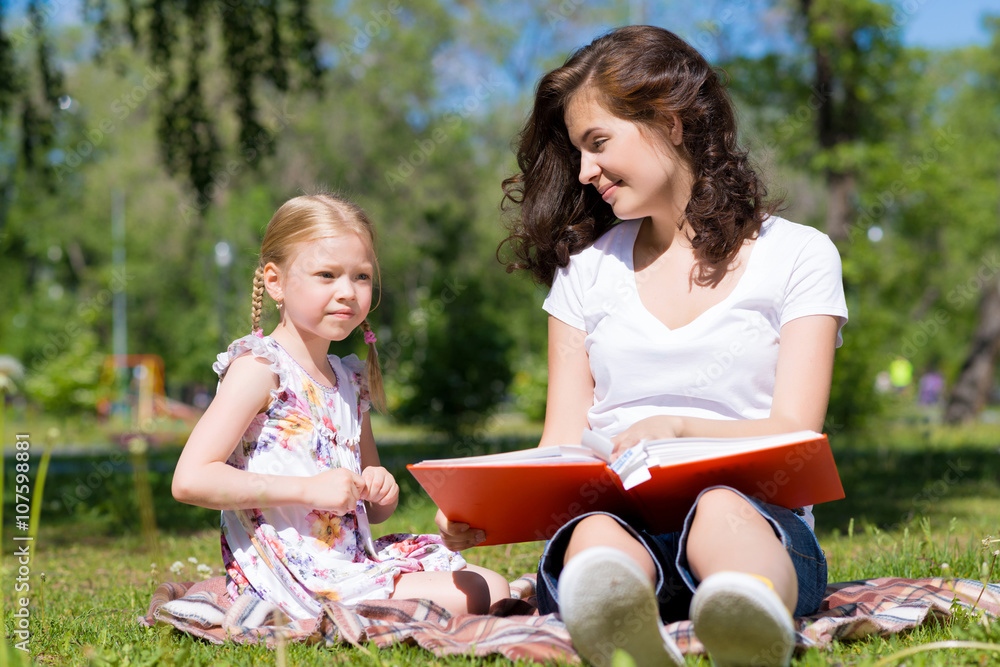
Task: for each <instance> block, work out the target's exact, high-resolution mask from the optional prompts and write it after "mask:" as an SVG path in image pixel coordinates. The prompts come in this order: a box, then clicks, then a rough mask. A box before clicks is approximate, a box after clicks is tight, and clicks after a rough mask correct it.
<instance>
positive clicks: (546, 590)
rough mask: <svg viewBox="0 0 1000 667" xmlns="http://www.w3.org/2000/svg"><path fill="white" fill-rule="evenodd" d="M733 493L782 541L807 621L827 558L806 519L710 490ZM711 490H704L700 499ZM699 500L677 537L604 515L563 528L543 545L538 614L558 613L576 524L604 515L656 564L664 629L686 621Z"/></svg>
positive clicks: (798, 611) (822, 586)
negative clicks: (561, 582)
mask: <svg viewBox="0 0 1000 667" xmlns="http://www.w3.org/2000/svg"><path fill="white" fill-rule="evenodd" d="M719 488H722V489H729V490H730V491H732V492H733V493H736V494H737V495H739V496H741V497H742V498H744V499H745V500H747V501H748V502H749V503H751V504H752V505H753V506H754V508H755V509H756V510H757V511H758V512H759V513H760V515H761V516H762V517H764V518H765V519H766V520H767V522H768V523H770V524H771V527H772V528H773V529H774V533H775V535H777V536H778V537H779V538H780V539H781V543H782V545H784V547H785V549H786V550H787V551H788V555H789V556H791V558H792V564H793V565H794V566H795V573H796V575H797V578H798V583H799V599H798V603H797V604H796V606H795V616H807V615H809V614H813V613H815V612H816V611H817V610H818V609H819V605H820V603H821V602H822V601H823V596H824V595H825V593H826V557H825V556H824V555H823V550H822V549H821V548H820V546H819V542H817V541H816V536H815V535H814V534H813V531H812V529H811V528H809V525H808V524H807V523H806V522H805V519H804V518H803V517H802V516H801V515H799V514H798V513H796V512H795V511H793V510H790V509H786V508H784V507H779V506H777V505H771V504H770V503H765V502H763V501H760V500H757V499H756V498H753V497H750V496H747V495H744V494H742V493H740V492H739V491H736V490H735V489H731V488H729V487H726V486H716V487H711V489H719ZM711 489H705V490H704V491H702V492H701V493H702V494H704V493H705V491H709V490H711ZM700 499H701V494H699V496H698V499H697V500H695V502H694V505H692V507H691V509H690V511H689V512H688V515H687V518H685V519H684V526H683V528H682V529H681V530H680V531H679V532H675V533H663V534H658V535H653V534H650V533H649V532H647V531H644V530H637V529H636V528H634V527H632V526H630V525H629V524H628V523H626V522H625V521H623V520H622V519H620V518H619V517H617V516H615V515H613V514H608V513H606V512H590V513H588V514H583V515H581V516H578V517H576V518H575V519H572V520H571V521H569V522H568V523H566V524H565V525H564V526H563V527H562V528H560V529H559V530H558V531H557V532H556V534H555V535H553V536H552V539H551V540H549V541H548V543H546V545H545V551H544V552H543V553H542V558H541V560H540V561H539V562H538V582H537V588H538V591H537V593H538V612H539V613H540V614H549V613H553V612H558V611H559V597H558V589H557V582H558V581H559V574H560V573H561V572H562V568H563V559H564V556H565V553H566V547H567V545H568V544H569V538H570V534H571V533H572V532H573V529H574V528H575V527H576V525H577V523H579V522H580V521H581V520H583V519H584V518H586V517H588V516H593V515H595V514H604V515H606V516H610V517H611V518H613V519H614V520H615V521H617V522H618V523H619V524H620V525H621V526H622V527H623V528H625V530H627V531H628V532H629V533H631V534H632V535H633V536H634V537H635V538H636V539H637V540H639V542H641V543H642V544H643V545H644V546H645V547H646V550H647V551H648V552H649V555H650V556H651V557H652V559H653V562H654V563H655V564H656V574H657V581H656V598H657V601H658V602H659V605H660V617H661V618H662V619H663V621H664V622H666V623H671V622H673V621H679V620H683V619H686V618H687V617H688V607H689V606H690V604H691V596H692V595H693V594H694V590H695V588H696V587H697V585H698V581H697V580H696V579H695V577H694V575H693V574H692V573H691V570H690V568H689V567H688V562H687V548H686V547H687V539H688V532H689V531H690V529H691V521H692V519H693V518H694V511H695V508H696V507H697V506H698V500H700Z"/></svg>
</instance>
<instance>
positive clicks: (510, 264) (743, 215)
mask: <svg viewBox="0 0 1000 667" xmlns="http://www.w3.org/2000/svg"><path fill="white" fill-rule="evenodd" d="M584 86H592V90H593V91H594V92H596V93H597V99H598V100H599V101H600V103H601V104H602V106H604V107H605V108H606V109H607V111H608V112H610V113H611V114H613V115H614V116H616V117H618V118H622V119H624V120H628V121H631V122H633V123H637V124H639V125H640V126H642V127H643V128H645V129H647V130H648V131H650V132H652V133H653V134H654V136H659V137H661V138H662V139H663V140H664V141H665V142H667V141H668V136H667V135H668V134H669V131H670V128H671V126H672V124H673V122H674V121H673V119H674V118H675V114H676V117H677V118H679V119H680V122H681V126H682V127H683V128H684V130H683V137H684V139H683V144H682V146H680V147H679V148H680V149H681V156H682V158H683V159H685V160H687V161H688V162H689V164H690V167H691V171H692V174H693V175H694V184H693V186H692V188H691V199H690V201H689V202H688V204H687V208H686V209H685V217H686V219H687V222H688V224H689V225H690V226H691V229H692V231H693V237H692V239H691V241H692V244H693V245H694V248H695V251H696V252H697V253H698V257H699V260H700V262H701V264H702V269H701V271H700V275H699V278H700V279H701V280H709V281H710V280H712V279H713V277H721V276H718V275H717V274H718V273H719V272H720V271H721V272H723V273H724V272H725V269H726V267H727V266H728V265H729V263H730V262H731V261H732V260H733V259H734V258H735V256H736V254H737V253H738V252H739V249H740V246H741V245H742V244H743V242H744V241H745V240H747V239H750V238H753V237H754V236H755V235H756V234H757V232H759V231H760V227H761V224H762V223H763V222H764V220H766V219H767V218H768V217H769V216H770V215H771V214H772V213H773V212H774V211H775V210H776V209H777V206H778V202H770V201H766V198H767V189H766V188H765V186H764V184H763V182H762V181H761V180H760V178H759V177H758V176H757V174H756V172H755V171H754V169H753V167H752V166H751V164H750V161H749V159H748V157H747V153H746V151H745V150H744V149H742V148H741V147H740V146H739V144H738V143H737V133H736V114H735V112H734V110H733V104H732V102H731V100H730V99H729V95H728V93H727V92H726V90H725V87H724V85H723V82H722V81H721V80H720V77H719V75H718V74H717V73H716V71H715V70H714V69H712V67H711V66H710V65H709V64H708V62H706V60H705V59H704V58H703V57H702V56H701V54H700V53H698V51H696V50H695V49H694V48H692V47H691V46H690V45H689V44H687V43H686V42H685V41H684V40H682V39H681V38H680V37H678V36H677V35H675V34H674V33H672V32H670V31H668V30H664V29H662V28H656V27H652V26H628V27H625V28H619V29H618V30H614V31H612V32H610V33H608V34H606V35H604V36H602V37H599V38H598V39H596V40H594V41H593V42H592V43H591V44H589V45H588V46H585V47H583V48H582V49H579V50H578V51H576V52H575V53H574V54H573V55H571V56H570V57H569V59H568V60H567V61H566V63H565V64H564V65H563V66H562V67H560V68H558V69H555V70H553V71H551V72H549V73H548V74H546V75H545V76H544V77H542V79H541V81H540V82H539V84H538V90H537V92H536V94H535V106H534V109H533V110H532V113H531V117H530V118H529V119H528V121H527V123H526V124H525V126H524V128H522V130H521V133H520V134H519V137H518V139H519V146H518V150H517V164H518V167H519V168H520V173H518V174H515V175H514V176H511V177H510V178H508V179H506V180H504V182H503V190H504V198H503V202H502V204H501V206H502V208H504V209H505V210H507V209H509V208H510V205H513V206H514V207H516V208H517V210H518V215H516V217H515V219H514V220H513V221H512V222H511V225H510V229H509V233H510V236H508V237H507V238H506V239H504V241H503V242H501V244H500V247H499V248H498V249H497V256H498V258H500V260H501V261H502V262H504V263H505V264H507V271H508V272H511V271H514V270H515V269H527V270H529V271H530V272H531V275H532V277H533V278H534V279H535V280H537V281H538V282H540V283H544V284H546V285H551V284H552V278H553V276H554V274H555V271H556V269H557V268H558V267H564V266H566V265H567V264H568V263H569V258H570V255H572V254H573V253H575V252H578V251H579V250H582V249H583V248H585V247H587V246H588V245H590V244H592V243H593V242H594V241H595V240H596V239H597V238H598V237H599V236H601V234H603V233H604V232H606V231H607V230H608V229H610V228H611V227H612V226H613V225H614V224H615V222H617V219H616V218H615V215H614V212H613V211H612V210H611V206H610V205H609V204H607V203H605V202H604V201H603V200H602V199H601V197H600V195H599V194H598V192H597V189H596V188H593V187H589V186H584V185H582V184H581V183H580V181H579V180H578V173H579V170H580V155H579V152H578V151H577V149H576V148H575V147H574V146H573V145H572V143H571V142H570V139H569V135H568V133H567V130H566V123H565V119H564V116H565V110H566V106H567V105H568V104H569V101H570V99H571V98H572V96H573V95H574V94H575V93H576V92H577V91H579V90H580V89H581V88H583V87H584ZM505 244H510V247H511V252H512V254H513V257H512V258H510V259H509V260H504V259H503V258H502V257H501V252H502V250H503V248H504V245H505ZM706 276H707V278H706Z"/></svg>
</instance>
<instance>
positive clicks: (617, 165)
mask: <svg viewBox="0 0 1000 667" xmlns="http://www.w3.org/2000/svg"><path fill="white" fill-rule="evenodd" d="M565 122H566V129H567V130H568V131H569V139H570V141H571V142H572V143H573V145H574V146H575V147H576V148H577V150H579V151H580V175H579V177H580V182H581V183H583V184H584V185H592V186H594V187H595V188H597V191H598V192H599V193H600V194H601V198H602V199H604V201H606V202H607V203H608V204H610V205H611V208H612V210H613V211H614V213H615V216H617V217H618V218H620V219H622V220H632V219H637V218H645V217H647V216H649V217H652V218H653V219H657V218H669V219H671V220H678V219H679V218H680V217H681V216H682V215H683V213H684V209H685V207H686V206H687V202H688V200H689V199H690V198H691V186H692V184H693V182H694V180H693V178H692V176H691V168H690V166H689V165H688V163H687V161H686V160H684V159H683V158H682V157H681V156H680V154H679V153H678V151H677V147H678V146H680V145H681V143H682V141H683V128H682V127H681V123H680V121H679V120H675V122H674V125H673V128H672V129H671V131H670V137H669V138H670V141H669V143H667V142H664V141H663V140H662V139H660V137H659V136H658V135H655V134H653V133H650V132H642V131H641V130H640V126H639V125H637V124H635V123H633V122H630V121H627V120H624V119H621V118H618V117H617V116H614V115H612V114H611V113H610V112H608V111H607V110H606V109H605V108H604V107H603V106H602V105H601V104H600V103H599V102H598V101H597V95H596V93H595V91H593V89H592V88H590V87H585V88H583V89H581V90H579V91H577V92H576V93H575V94H574V95H573V96H572V97H571V98H570V100H569V104H567V105H566V114H565Z"/></svg>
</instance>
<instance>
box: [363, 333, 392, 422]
mask: <svg viewBox="0 0 1000 667" xmlns="http://www.w3.org/2000/svg"><path fill="white" fill-rule="evenodd" d="M361 330H362V331H363V332H364V334H365V343H367V344H368V357H367V359H365V379H366V380H367V381H368V399H369V400H370V401H371V404H372V405H373V406H374V407H375V409H376V410H378V411H379V412H381V413H382V414H385V413H386V412H387V411H388V407H387V406H386V400H385V386H384V385H383V383H382V369H381V368H380V367H379V364H378V350H376V349H375V341H376V340H378V339H377V338H376V337H375V332H374V331H372V325H370V324H368V320H367V319H364V320H361Z"/></svg>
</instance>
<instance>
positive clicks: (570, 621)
mask: <svg viewBox="0 0 1000 667" xmlns="http://www.w3.org/2000/svg"><path fill="white" fill-rule="evenodd" d="M559 614H560V616H561V617H562V620H563V622H564V623H566V629H567V630H569V634H570V637H572V638H573V646H574V647H575V648H576V650H577V652H578V653H579V654H580V656H581V657H582V658H584V659H585V660H587V662H589V663H590V664H592V665H596V666H597V667H606V666H607V665H610V664H611V656H612V654H614V652H615V650H616V649H621V650H623V651H625V652H626V653H628V654H629V655H630V656H631V657H632V659H633V660H634V661H635V664H636V667H660V666H662V665H673V666H677V665H683V664H684V657H683V656H682V655H681V652H680V650H679V649H678V648H677V645H676V644H675V643H674V641H673V639H671V638H670V636H669V635H668V634H667V633H666V631H665V629H664V627H663V624H662V623H661V622H660V610H659V606H658V605H657V603H656V594H655V592H654V591H653V585H652V583H651V582H650V581H649V579H648V578H647V577H646V574H645V573H644V572H643V571H642V568H640V567H639V565H638V564H637V563H636V562H635V561H633V560H632V559H631V558H629V557H628V556H627V555H626V554H625V553H624V552H622V551H619V550H618V549H612V548H611V547H592V548H590V549H586V550H584V551H582V552H580V553H579V554H577V555H576V556H575V557H574V558H573V559H571V560H570V562H569V564H567V565H566V567H565V568H564V569H563V571H562V574H561V575H559Z"/></svg>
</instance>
